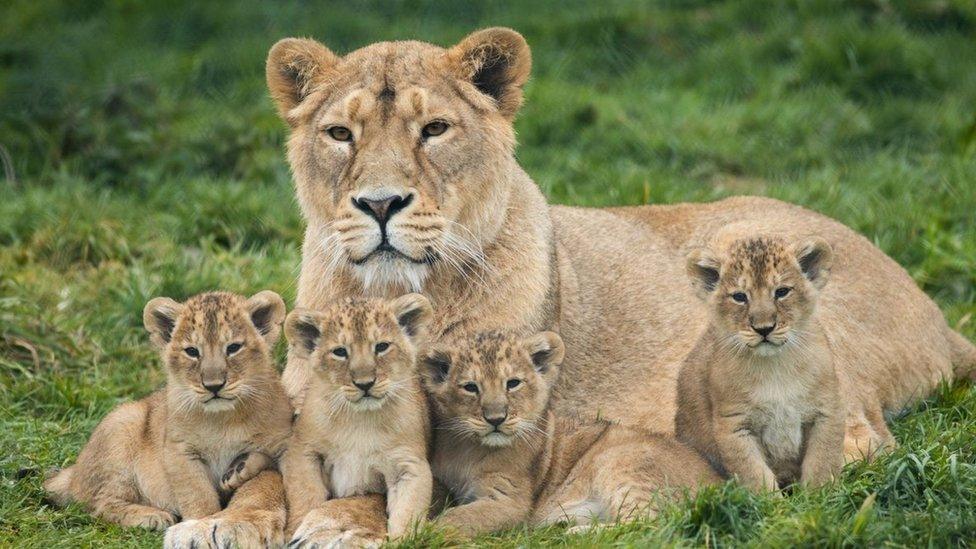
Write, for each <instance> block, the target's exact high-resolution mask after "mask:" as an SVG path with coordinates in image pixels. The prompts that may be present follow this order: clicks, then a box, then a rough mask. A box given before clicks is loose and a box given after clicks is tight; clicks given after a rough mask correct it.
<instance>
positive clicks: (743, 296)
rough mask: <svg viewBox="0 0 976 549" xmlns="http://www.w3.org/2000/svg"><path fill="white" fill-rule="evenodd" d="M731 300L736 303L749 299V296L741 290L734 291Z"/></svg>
mask: <svg viewBox="0 0 976 549" xmlns="http://www.w3.org/2000/svg"><path fill="white" fill-rule="evenodd" d="M732 301H735V302H736V303H745V302H747V301H749V297H748V296H746V294H744V293H743V292H735V293H734V294H732Z"/></svg>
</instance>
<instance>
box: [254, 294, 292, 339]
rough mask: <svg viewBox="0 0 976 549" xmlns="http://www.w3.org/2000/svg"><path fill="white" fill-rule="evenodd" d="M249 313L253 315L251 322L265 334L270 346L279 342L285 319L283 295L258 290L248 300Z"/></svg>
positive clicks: (259, 331) (260, 332)
mask: <svg viewBox="0 0 976 549" xmlns="http://www.w3.org/2000/svg"><path fill="white" fill-rule="evenodd" d="M246 307H247V313H248V315H250V317H251V324H254V327H255V328H257V330H258V333H259V334H261V335H262V336H264V340H265V341H267V342H268V346H273V345H274V344H275V343H277V342H278V336H279V335H280V334H281V323H282V322H284V320H285V301H284V300H283V299H281V296H280V295H278V294H276V293H274V292H272V291H270V290H264V291H263V292H258V293H256V294H254V295H253V296H251V297H250V299H248V300H247V305H246Z"/></svg>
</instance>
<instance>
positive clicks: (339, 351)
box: [332, 347, 349, 358]
mask: <svg viewBox="0 0 976 549" xmlns="http://www.w3.org/2000/svg"><path fill="white" fill-rule="evenodd" d="M332 355H333V356H337V357H339V358H346V357H347V356H349V351H347V350H346V348H345V347H336V348H335V349H332Z"/></svg>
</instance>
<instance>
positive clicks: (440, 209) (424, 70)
mask: <svg viewBox="0 0 976 549" xmlns="http://www.w3.org/2000/svg"><path fill="white" fill-rule="evenodd" d="M530 66H531V57H530V54H529V48H528V46H527V45H526V43H525V40H524V39H523V38H522V36H521V35H519V34H518V33H517V32H515V31H512V30H509V29H503V28H493V29H486V30H482V31H478V32H475V33H474V34H471V35H470V36H468V37H467V38H465V39H464V40H462V41H461V42H460V43H459V44H457V45H456V46H453V47H451V48H448V49H444V48H440V47H437V46H433V45H431V44H426V43H422V42H380V43H376V44H372V45H369V46H366V47H364V48H361V49H358V50H356V51H353V52H351V53H348V54H346V55H337V54H335V53H333V52H332V51H330V50H329V49H328V48H326V47H325V46H324V45H322V44H320V43H319V42H316V41H314V40H309V39H296V38H286V39H284V40H281V41H280V42H278V43H277V44H275V45H274V47H272V48H271V51H270V53H269V54H268V61H267V81H268V87H269V89H270V91H271V96H272V98H273V99H274V101H275V103H276V104H277V107H278V111H279V113H280V114H281V116H282V118H284V120H285V121H286V122H287V123H288V125H289V128H290V131H291V135H290V138H289V140H288V160H289V163H290V164H291V168H292V172H293V174H294V177H295V183H296V186H297V192H298V199H299V203H300V204H301V207H302V211H303V213H304V215H305V216H306V217H307V218H308V219H309V220H310V222H311V223H310V225H311V226H312V227H317V228H318V230H319V233H318V236H317V237H316V238H317V240H318V241H313V242H308V241H306V243H305V245H306V247H307V248H306V253H313V254H316V255H317V256H318V257H321V258H323V259H324V261H325V263H326V265H328V266H329V268H332V269H343V270H348V271H349V272H351V273H352V274H353V275H354V276H355V277H357V278H358V279H359V280H360V281H361V282H362V283H363V285H364V286H365V287H366V289H371V288H373V287H378V288H388V289H390V290H391V291H392V290H395V289H400V290H401V291H403V290H406V291H419V290H420V289H421V287H422V285H423V283H424V280H425V279H426V277H427V276H428V275H429V274H430V272H431V271H432V270H433V269H437V268H456V269H463V268H464V266H465V263H477V262H479V261H483V254H482V252H481V247H482V246H483V245H484V244H486V243H487V242H490V241H491V240H492V239H493V238H494V235H495V234H496V233H497V231H498V229H499V227H500V224H501V220H502V217H503V216H500V215H498V212H499V211H503V210H504V209H505V207H506V201H507V191H508V185H509V184H510V180H511V174H512V173H515V172H518V168H517V165H516V163H515V159H514V157H513V150H514V145H515V139H514V132H513V129H512V120H513V118H514V117H515V114H516V112H517V111H518V108H519V106H520V105H521V103H522V86H523V85H524V84H525V82H526V80H527V79H528V77H529V70H530ZM309 246H311V247H310V248H308V247H309Z"/></svg>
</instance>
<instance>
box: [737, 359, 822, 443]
mask: <svg viewBox="0 0 976 549" xmlns="http://www.w3.org/2000/svg"><path fill="white" fill-rule="evenodd" d="M750 400H751V402H752V412H751V413H750V414H749V423H750V424H751V425H752V429H753V431H754V432H755V434H756V436H757V437H758V438H759V440H760V442H761V443H762V445H763V446H764V448H765V450H766V452H767V453H768V454H769V457H770V458H771V459H772V460H773V461H777V462H779V461H795V460H797V459H798V458H799V457H800V450H801V449H802V446H803V426H804V424H806V423H808V422H809V421H811V420H812V419H813V417H814V416H815V415H816V410H815V409H814V407H813V406H812V405H811V404H810V400H811V399H810V387H809V386H808V385H807V384H805V383H803V382H801V381H799V380H797V379H795V378H794V379H790V378H788V377H787V376H783V375H770V376H767V377H766V378H765V379H763V380H761V381H760V382H758V383H757V384H756V386H755V387H754V389H753V390H752V391H751V394H750Z"/></svg>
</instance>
